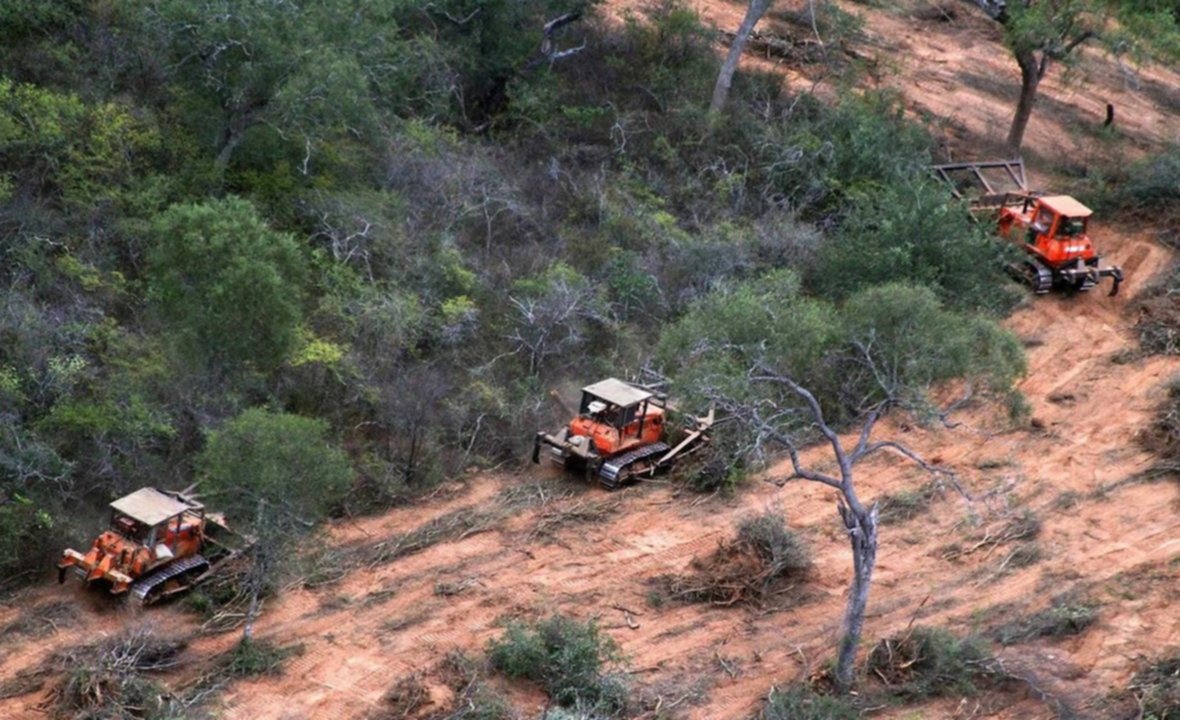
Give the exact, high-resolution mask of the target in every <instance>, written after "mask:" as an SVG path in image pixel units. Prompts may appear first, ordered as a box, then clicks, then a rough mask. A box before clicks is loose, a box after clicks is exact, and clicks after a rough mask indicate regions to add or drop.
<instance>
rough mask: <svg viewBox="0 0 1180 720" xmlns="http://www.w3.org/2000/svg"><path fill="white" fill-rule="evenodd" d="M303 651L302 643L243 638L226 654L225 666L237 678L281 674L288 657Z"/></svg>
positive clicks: (230, 674) (231, 675) (229, 673)
mask: <svg viewBox="0 0 1180 720" xmlns="http://www.w3.org/2000/svg"><path fill="white" fill-rule="evenodd" d="M302 653H303V647H302V646H300V645H294V646H291V645H276V644H275V643H273V642H270V641H269V640H254V639H251V638H242V639H241V640H240V641H239V642H238V644H237V645H234V647H233V649H232V650H230V651H229V653H227V654H226V658H225V662H224V668H225V672H226V674H228V675H229V676H230V677H235V678H247V677H257V676H259V675H279V674H281V673H282V672H283V664H284V663H285V662H287V659H288V658H290V657H291V656H292V655H299V654H302Z"/></svg>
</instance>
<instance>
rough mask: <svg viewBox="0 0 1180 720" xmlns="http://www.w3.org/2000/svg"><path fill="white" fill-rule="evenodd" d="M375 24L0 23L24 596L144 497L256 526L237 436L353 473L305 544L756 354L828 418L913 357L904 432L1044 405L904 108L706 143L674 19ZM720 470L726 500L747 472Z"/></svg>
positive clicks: (508, 10)
mask: <svg viewBox="0 0 1180 720" xmlns="http://www.w3.org/2000/svg"><path fill="white" fill-rule="evenodd" d="M231 5H232V8H231ZM354 5H355V4H354V3H350V2H347V1H346V0H329V1H328V2H323V3H315V4H313V5H306V4H302V5H290V4H277V5H276V4H274V3H266V2H248V3H245V4H241V3H230V4H227V3H226V1H225V0H200V2H187V1H186V0H184V1H182V0H130V1H129V2H124V3H119V4H118V6H117V7H108V6H106V5H102V4H99V5H93V4H86V3H63V4H59V5H55V6H54V7H53V8H43V7H40V6H39V5H38V4H36V3H20V4H18V5H17V6H14V7H17V8H19V9H15V10H14V9H12V8H7V9H5V10H4V11H3V12H4V13H6V15H5V16H4V17H5V18H6V19H5V22H3V23H0V26H2V27H3V30H2V31H0V33H2V34H3V40H4V42H3V43H2V47H0V203H2V204H3V212H0V238H3V240H0V256H2V257H3V258H4V261H5V262H4V263H3V264H2V265H0V288H2V289H3V291H4V294H5V298H6V303H5V306H4V309H3V312H0V338H2V339H3V340H4V342H3V343H0V570H2V571H3V574H4V575H5V576H10V577H22V576H21V575H20V572H22V571H25V570H29V569H31V568H35V567H42V566H43V565H44V563H46V562H48V561H49V560H50V559H51V556H52V554H53V553H54V552H55V551H56V550H57V549H58V548H57V546H58V545H59V544H60V543H62V541H63V539H64V540H65V541H66V542H70V543H73V544H79V543H84V542H86V541H88V540H89V538H90V537H92V536H93V532H94V529H95V527H94V526H95V525H96V524H97V523H98V522H99V521H98V520H97V517H99V516H101V512H97V513H96V508H100V507H101V506H102V505H103V504H104V503H106V502H109V501H110V500H111V499H113V498H114V497H117V496H119V495H121V494H124V493H126V492H129V491H131V490H133V489H135V488H137V487H139V486H141V485H143V484H149V483H151V484H156V485H160V486H165V487H184V486H186V485H188V484H190V483H191V482H193V481H194V480H203V481H204V482H205V483H206V484H208V485H209V487H208V488H202V492H206V493H207V499H208V500H209V501H210V503H211V506H212V507H214V509H219V510H227V511H229V513H230V518H229V519H230V520H231V522H235V523H240V524H245V525H249V524H254V523H253V517H254V515H255V514H256V513H257V510H258V505H257V503H256V502H255V503H253V504H251V503H249V502H244V500H245V496H246V495H249V494H250V493H254V497H255V500H256V499H257V498H258V497H259V496H260V493H264V490H265V487H263V486H266V487H273V486H272V485H271V483H272V482H279V481H280V478H281V477H282V476H281V474H273V475H271V476H270V478H269V479H264V478H260V479H258V480H252V479H249V478H250V477H251V476H252V474H253V473H255V472H263V473H264V474H265V473H269V472H271V471H272V470H273V468H270V469H268V468H265V467H262V466H260V465H258V464H257V463H253V461H250V462H247V461H241V462H238V461H236V460H233V459H232V458H231V457H230V456H229V455H228V454H226V451H225V449H224V446H226V444H227V443H228V442H229V436H234V435H238V436H241V437H242V438H246V437H255V436H254V435H253V434H252V433H254V432H255V431H253V430H252V431H250V432H247V428H246V427H245V426H246V425H255V424H259V423H262V424H263V425H267V424H278V425H283V426H284V427H288V428H289V429H297V426H299V424H300V420H302V421H306V422H309V423H314V424H315V425H314V427H315V430H314V431H311V430H309V429H310V428H311V427H312V426H311V425H307V426H305V427H303V429H301V430H299V432H300V433H303V434H301V435H299V437H301V438H304V439H306V440H307V442H306V443H303V444H305V445H306V447H307V448H316V449H319V450H322V451H323V452H318V451H317V452H311V451H309V454H303V453H298V452H295V450H294V449H293V448H294V446H295V445H299V444H300V443H299V442H296V443H292V447H291V448H283V447H281V446H280V445H276V444H275V443H276V442H277V439H276V437H275V435H274V434H273V433H270V434H268V432H269V431H268V432H263V429H262V428H258V429H257V432H258V433H259V434H258V435H257V437H258V438H259V439H260V441H263V442H264V443H267V446H266V452H271V451H274V452H277V453H279V454H280V455H283V457H286V458H287V460H288V461H291V460H298V461H299V462H303V461H305V460H310V461H312V463H313V466H315V467H319V468H321V469H323V468H326V469H327V470H328V474H327V476H326V477H325V478H324V479H323V480H322V482H320V483H317V486H316V489H315V490H314V492H313V493H312V496H313V498H312V502H311V505H312V506H313V507H308V508H300V512H305V516H304V518H303V519H304V520H313V519H314V518H317V517H322V516H323V515H324V513H325V512H327V511H331V510H334V509H344V510H346V511H347V512H349V513H355V512H365V511H369V510H373V509H379V508H383V507H387V506H389V505H390V504H393V503H397V502H404V501H405V500H406V499H407V498H410V497H413V496H414V495H415V494H418V493H421V492H422V491H423V490H424V489H426V488H429V487H431V486H432V485H433V484H435V483H437V482H438V481H440V480H441V479H443V478H446V477H448V476H450V475H452V474H454V473H456V472H457V471H459V470H461V469H465V468H469V467H473V466H474V467H479V466H491V465H495V464H498V463H501V462H504V461H516V462H518V461H520V459H521V458H523V457H525V456H526V455H527V452H526V447H527V444H528V442H529V441H530V438H531V436H532V433H533V431H535V430H536V429H537V428H539V427H547V426H549V425H550V424H551V423H552V422H553V421H554V418H553V416H552V414H551V413H550V411H549V409H548V408H549V405H548V404H547V403H546V402H545V401H544V394H545V392H547V390H548V389H549V388H551V387H554V386H555V385H558V386H561V385H565V386H568V385H574V384H581V383H584V382H588V381H590V380H592V379H594V378H596V377H599V376H604V375H610V374H618V373H620V372H622V371H621V370H620V368H638V367H645V366H647V367H650V368H653V369H654V370H656V371H658V372H664V373H665V374H668V375H670V376H673V377H674V378H675V379H676V380H677V381H678V383H679V384H678V386H677V387H675V388H674V392H675V393H676V394H677V395H678V396H687V397H686V399H685V401H684V407H686V408H689V407H690V405H689V403H691V402H695V401H698V400H700V401H703V400H704V399H706V398H707V396H708V395H709V393H708V392H707V391H708V390H709V389H710V388H709V385H710V383H711V382H712V380H713V377H712V376H713V375H714V374H715V373H714V371H720V370H722V369H728V371H730V372H728V373H727V374H728V376H730V377H735V375H734V373H736V372H740V371H742V370H744V369H748V368H739V367H738V365H739V364H740V363H743V362H746V361H749V360H752V359H754V356H755V354H756V353H755V352H754V348H756V347H759V346H762V345H765V346H767V347H769V348H772V349H773V350H774V351H775V352H776V353H777V355H775V356H773V357H770V356H768V357H767V358H765V359H770V360H775V361H776V362H778V361H782V362H783V363H784V364H785V365H786V366H789V369H791V370H796V369H798V370H799V371H800V372H801V373H803V374H806V377H805V378H804V379H806V380H808V381H811V380H817V379H825V378H826V379H828V380H827V385H826V386H825V387H824V388H823V391H824V392H825V393H828V395H826V396H825V397H824V400H825V402H826V401H827V399H828V398H830V397H831V396H832V394H833V393H840V392H842V391H843V390H845V389H848V388H840V387H835V386H834V385H833V384H832V381H831V380H830V379H831V378H835V377H841V375H842V373H844V372H845V371H846V370H847V369H848V368H849V367H850V366H849V365H848V362H849V360H848V351H849V349H850V348H855V343H856V342H857V341H863V340H864V339H865V338H866V337H868V335H876V334H878V333H880V334H882V335H888V336H889V337H896V336H897V333H902V334H909V333H912V334H913V335H914V336H915V337H917V338H919V339H920V340H921V343H920V344H919V345H918V346H915V348H914V349H913V351H912V352H910V351H904V350H902V349H901V348H893V349H892V350H890V349H888V348H886V346H885V345H884V344H874V348H877V347H880V348H881V350H882V353H883V354H882V355H880V356H879V357H878V358H877V359H878V360H879V361H880V362H882V363H895V364H897V365H898V367H899V368H901V369H902V371H903V375H904V377H905V378H906V381H907V383H909V384H910V386H911V387H912V388H913V394H912V395H913V397H914V398H917V397H918V396H920V395H922V392H923V389H924V388H925V387H927V386H929V385H932V384H937V383H939V382H941V381H943V380H945V379H948V378H952V377H960V376H967V377H970V378H971V379H972V380H973V381H977V382H980V383H981V384H983V385H987V386H988V387H989V388H993V389H995V390H996V391H997V392H1001V393H1002V392H1004V391H1005V389H1006V388H1007V387H1008V386H1009V380H1010V378H1011V377H1013V376H1014V375H1016V374H1018V373H1019V372H1020V370H1021V365H1020V362H1021V361H1020V359H1019V348H1018V347H1017V346H1015V345H1011V344H1010V343H1009V341H1008V338H1007V336H1006V335H1005V334H1004V333H1002V332H1000V331H999V330H998V329H996V327H995V325H994V322H993V320H994V318H995V317H996V314H997V313H1000V312H1003V311H1004V310H1005V309H1006V308H1008V307H1010V306H1011V303H1012V297H1013V296H1012V292H1011V286H1010V285H1008V284H1007V282H1006V281H1005V280H1004V278H1003V277H1002V271H1001V265H1000V263H998V262H997V258H999V257H1000V256H1001V255H1002V254H1003V252H1004V251H1003V250H1001V249H1000V246H999V245H998V244H996V243H993V242H990V241H988V240H987V239H986V238H984V237H983V236H982V235H981V234H980V232H981V231H980V230H979V229H978V228H976V227H974V226H973V225H972V223H970V222H969V221H968V218H967V216H966V214H965V213H964V212H963V211H962V209H961V208H960V207H959V206H958V204H956V203H954V202H952V201H951V200H950V198H949V197H947V196H946V193H945V192H944V191H943V190H942V189H941V188H934V187H932V185H931V181H930V180H929V179H928V178H927V175H926V173H925V171H924V167H925V165H926V164H927V162H928V160H929V151H930V148H931V147H932V142H931V140H930V138H929V137H928V136H927V135H926V133H925V132H924V131H923V130H922V129H921V128H919V127H918V126H916V125H914V124H912V123H911V122H909V121H907V120H906V119H905V118H904V117H903V114H902V104H901V101H900V99H899V98H898V97H897V96H895V95H892V94H890V93H877V92H870V93H865V94H858V93H844V94H842V96H843V97H844V99H843V100H841V101H840V102H839V103H837V104H835V105H826V104H824V103H821V102H819V101H818V100H816V99H815V98H813V97H810V96H808V95H806V94H802V95H795V96H792V95H789V94H787V92H785V90H784V88H783V86H782V84H781V83H780V82H779V79H778V78H776V77H770V76H762V75H759V74H757V73H746V72H740V73H739V74H738V75H737V77H736V78H735V81H734V85H733V88H732V91H731V93H730V96H729V99H728V102H727V104H726V110H725V113H724V115H723V116H722V117H720V118H714V119H712V120H711V119H710V118H709V116H708V112H707V103H708V99H709V93H710V90H711V87H712V82H713V79H714V78H715V77H716V73H717V67H718V58H717V56H716V54H715V53H714V50H713V47H712V42H713V35H712V34H711V32H710V31H709V30H708V29H707V28H705V27H704V26H703V25H702V23H701V22H700V20H699V18H698V17H697V16H696V15H695V13H694V12H693V11H692V10H690V9H689V8H688V7H687V6H684V5H682V4H680V3H677V2H674V1H669V2H666V3H659V4H657V5H655V6H653V7H651V8H649V9H647V10H645V11H644V12H643V13H642V14H635V15H632V16H629V17H628V18H627V19H626V22H625V23H624V24H623V25H622V27H619V26H617V25H614V24H611V23H607V22H604V21H603V20H602V19H601V18H600V17H599V16H598V13H597V11H596V7H595V6H596V3H594V2H584V1H582V0H569V1H568V2H562V1H561V0H525V1H524V2H506V1H505V0H492V1H491V2H481V3H472V2H470V1H469V0H444V1H443V2H436V3H433V4H431V5H430V6H429V7H427V8H425V9H423V8H420V7H417V6H415V5H413V4H412V3H410V4H407V3H393V4H388V5H382V6H380V7H377V6H368V5H366V6H365V7H363V8H357V7H354ZM230 9H232V12H231V11H230ZM570 11H579V12H581V13H582V15H581V17H580V18H579V19H578V20H576V21H575V22H573V23H572V24H571V25H569V26H568V27H567V28H565V29H563V31H562V32H561V33H559V34H558V36H556V37H555V38H553V44H554V46H556V47H557V48H567V47H568V48H573V47H577V46H580V45H581V44H582V41H584V43H585V48H584V49H582V50H580V51H579V52H578V53H577V54H576V56H570V59H569V60H566V59H554V60H553V62H549V61H548V60H547V59H546V58H545V57H544V56H541V55H538V48H539V47H540V46H541V39H542V34H543V27H544V25H545V23H546V22H547V21H549V20H551V19H553V18H554V17H556V16H557V15H559V14H562V13H565V12H570ZM819 20H820V21H821V23H822V24H823V30H824V31H825V32H832V33H835V32H837V28H836V26H835V25H833V24H831V23H832V22H835V21H834V20H833V18H830V17H828V16H826V15H825V16H823V17H821V18H819ZM844 25H846V26H847V27H845V30H847V31H849V32H851V31H853V30H854V29H853V28H852V25H851V24H848V23H844ZM833 37H835V36H833ZM114 39H117V40H114ZM295 49H297V51H294V50H295ZM910 305H912V306H913V307H914V308H916V311H915V313H914V318H912V319H911V318H908V317H906V316H905V313H900V314H899V312H900V311H901V310H902V309H903V308H906V307H908V306H910ZM730 306H732V308H730ZM727 308H730V309H727ZM866 308H867V309H868V310H870V311H871V312H869V313H867V314H864V312H863V311H864V310H865V309H866ZM890 308H892V310H891V309H890ZM890 313H892V315H891V314H890ZM780 320H781V323H779V321H780ZM891 323H892V324H893V327H892V329H890V328H889V327H887V326H889V325H890V324H891ZM727 326H732V327H731V328H728V329H726V328H727ZM664 328H667V330H666V331H664ZM719 329H720V330H719ZM722 330H724V332H722ZM738 333H741V335H740V337H739V336H738V335H737V334H738ZM972 333H974V334H975V335H978V336H979V337H980V338H982V343H983V345H982V346H983V347H984V348H985V353H984V354H983V355H981V356H980V360H979V361H978V362H977V363H976V362H975V361H973V360H972V357H969V356H967V355H964V354H963V352H962V350H963V347H964V345H963V344H962V343H961V342H960V339H961V338H963V337H966V336H968V335H970V334H972ZM730 335H733V337H729V336H730ZM730 339H733V340H735V341H739V342H740V343H741V347H740V351H735V352H732V353H712V352H710V351H709V350H710V348H714V347H716V346H717V345H718V344H719V343H721V342H724V341H727V340H730ZM657 341H658V344H659V349H658V352H655V353H653V346H654V345H655V343H656V342H657ZM890 352H892V353H893V354H892V355H889V353H890ZM927 355H928V357H927ZM832 363H836V364H837V365H838V367H837V368H836V371H835V372H831V371H830V369H831V364H832ZM985 365H986V366H987V368H986V369H985V368H984V366H985ZM780 369H783V368H780ZM849 382H852V383H859V384H858V385H857V387H858V388H860V389H863V388H864V387H865V376H864V374H863V373H857V372H853V373H851V378H850V381H849ZM821 384H822V383H821ZM855 405H856V404H855V402H852V403H849V404H846V405H845V406H843V407H842V408H841V411H840V414H841V415H842V417H844V418H850V417H852V416H853V415H854V414H855V413H856V411H857V408H856V407H855ZM267 418H269V419H267ZM275 432H278V430H277V429H276V430H275ZM308 432H310V435H309V434H307V433H308ZM227 433H228V434H229V435H227ZM719 434H720V435H722V436H723V437H722V438H721V440H720V442H719V443H718V445H719V447H720V448H721V450H722V451H723V452H721V454H719V455H718V456H717V462H716V463H714V464H713V465H707V466H706V467H705V468H704V469H702V471H701V472H700V473H698V474H697V475H696V476H694V477H693V478H691V483H692V484H694V485H697V486H699V487H700V488H701V489H702V490H708V491H712V490H715V489H717V488H722V487H732V486H733V485H734V484H735V483H736V482H738V481H739V480H740V479H741V477H743V475H744V472H745V471H746V470H747V469H748V468H749V467H750V461H751V458H750V457H749V456H748V454H747V453H745V452H744V450H743V448H742V447H741V442H740V438H739V437H738V433H737V431H736V429H735V428H734V427H733V426H730V427H729V428H724V427H722V428H721V429H719ZM727 435H728V436H729V437H725V436H727ZM313 436H314V437H313ZM218 446H223V447H222V449H218ZM329 446H334V447H338V448H343V449H344V454H341V453H340V452H339V451H328V450H327V449H326V448H328V447H329ZM284 453H285V455H284ZM312 455H317V456H318V457H311V456H312ZM321 462H323V463H326V464H325V465H317V464H316V463H321ZM345 462H346V463H347V464H348V466H349V468H350V470H349V472H348V473H347V480H345V479H344V478H345V475H346V474H345V473H344V472H343V463H345ZM232 473H241V475H240V477H241V478H244V479H246V480H244V481H243V482H242V483H241V487H237V486H235V487H230V486H229V484H228V482H227V481H228V480H229V478H230V477H231V474H232ZM310 474H311V473H309V475H310ZM293 480H294V481H296V482H301V481H302V480H301V479H300V478H293ZM281 481H283V482H285V481H286V479H282V480H281ZM259 483H261V484H262V485H259ZM222 501H223V502H224V503H225V507H216V505H217V503H218V502H222ZM75 524H76V525H77V527H75ZM22 547H23V548H27V547H33V548H38V550H37V551H36V552H31V553H30V552H28V551H22V550H21V548H22Z"/></svg>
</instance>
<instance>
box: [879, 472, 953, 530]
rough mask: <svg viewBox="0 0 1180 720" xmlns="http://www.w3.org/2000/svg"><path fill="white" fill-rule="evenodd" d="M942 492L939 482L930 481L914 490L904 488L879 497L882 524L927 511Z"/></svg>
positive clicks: (903, 520)
mask: <svg viewBox="0 0 1180 720" xmlns="http://www.w3.org/2000/svg"><path fill="white" fill-rule="evenodd" d="M941 494H942V490H941V488H940V487H939V486H938V484H937V483H934V482H928V483H925V484H924V485H922V486H921V487H918V488H915V489H913V490H903V491H901V492H899V493H895V494H892V495H884V496H882V497H880V498H878V499H877V513H878V517H879V518H880V520H881V524H882V525H891V524H894V523H902V522H905V521H907V520H912V519H913V518H915V517H917V516H918V515H920V514H922V513H924V512H926V510H927V509H928V508H929V507H930V503H932V502H934V500H935V499H936V498H937V497H938V496H939V495H941Z"/></svg>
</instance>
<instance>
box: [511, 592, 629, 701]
mask: <svg viewBox="0 0 1180 720" xmlns="http://www.w3.org/2000/svg"><path fill="white" fill-rule="evenodd" d="M488 658H489V660H490V662H491V664H492V667H494V668H496V669H497V670H499V671H501V672H503V673H504V674H505V675H507V676H508V677H511V678H523V679H525V680H531V681H533V682H535V683H537V684H538V685H540V686H541V687H542V688H543V689H544V690H545V692H546V693H547V694H548V695H549V697H550V698H551V699H552V700H553V702H555V703H557V704H558V705H560V706H562V707H566V708H574V709H577V711H578V712H579V713H580V714H583V715H584V714H586V713H593V714H594V716H595V717H604V718H605V717H616V716H619V715H621V713H622V712H623V709H624V706H625V704H626V700H627V695H626V689H625V688H624V686H623V684H622V682H621V681H620V680H619V678H617V677H616V676H613V675H610V674H607V673H606V670H607V669H608V668H609V667H611V666H612V665H616V664H618V663H619V662H620V661H621V656H620V655H619V650H618V646H617V645H616V644H615V642H614V641H613V640H612V639H611V638H610V636H609V635H604V634H602V633H601V632H600V631H599V629H598V626H597V625H596V624H595V623H594V621H590V622H586V623H582V622H579V621H577V620H574V619H572V618H568V617H565V616H562V615H553V616H552V617H549V618H546V619H544V620H541V621H538V622H535V623H529V624H524V623H519V622H511V623H509V625H508V628H507V630H506V632H505V634H504V636H503V637H502V638H500V639H498V640H493V641H492V642H491V643H489V645H488Z"/></svg>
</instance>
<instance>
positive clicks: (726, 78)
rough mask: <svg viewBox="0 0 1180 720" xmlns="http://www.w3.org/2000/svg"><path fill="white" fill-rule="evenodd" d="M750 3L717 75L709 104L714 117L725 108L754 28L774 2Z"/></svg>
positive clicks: (751, 1)
mask: <svg viewBox="0 0 1180 720" xmlns="http://www.w3.org/2000/svg"><path fill="white" fill-rule="evenodd" d="M749 2H750V4H749V6H748V7H747V8H746V16H745V17H744V18H742V24H741V25H740V26H738V31H737V34H736V35H734V37H733V43H732V44H730V46H729V54H728V55H726V56H725V62H723V63H722V64H721V72H719V73H717V83H716V84H715V85H714V86H713V101H712V102H711V103H709V114H710V115H712V116H714V117H717V116H718V115H719V113H720V112H721V108H723V107H725V101H726V99H727V98H728V97H729V88H730V85H732V84H733V74H734V72H736V71H737V66H738V62H739V61H740V60H741V59H742V53H743V52H745V49H746V43H747V42H748V41H749V40H750V34H751V33H753V32H754V26H755V25H757V24H758V21H759V20H761V19H762V16H763V15H765V14H766V11H767V10H769V9H770V6H771V4H772V3H773V2H774V0H749Z"/></svg>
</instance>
